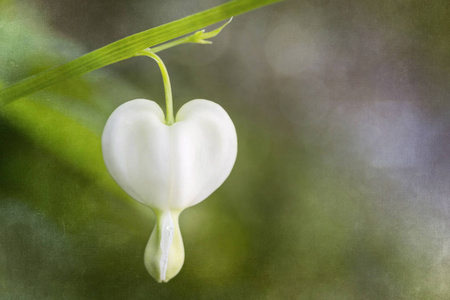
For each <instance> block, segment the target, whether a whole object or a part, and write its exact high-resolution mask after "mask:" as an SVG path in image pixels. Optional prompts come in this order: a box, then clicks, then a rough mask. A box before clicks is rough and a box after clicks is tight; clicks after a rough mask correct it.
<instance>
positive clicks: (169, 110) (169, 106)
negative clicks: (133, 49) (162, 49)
mask: <svg viewBox="0 0 450 300" xmlns="http://www.w3.org/2000/svg"><path fill="white" fill-rule="evenodd" d="M140 53H142V54H143V55H146V56H149V57H151V58H153V59H154V60H155V61H156V62H157V63H158V66H159V69H160V70H161V75H162V78H163V84H164V94H165V96H166V124H167V125H172V124H173V123H174V121H175V119H174V117H173V101H172V87H171V86H170V78H169V73H168V72H167V68H166V66H165V65H164V62H163V61H162V59H161V58H160V57H159V56H158V55H156V54H155V53H153V51H152V50H150V48H148V49H145V50H143V51H142V52H140Z"/></svg>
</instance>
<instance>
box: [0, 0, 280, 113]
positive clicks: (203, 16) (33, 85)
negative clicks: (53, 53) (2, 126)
mask: <svg viewBox="0 0 450 300" xmlns="http://www.w3.org/2000/svg"><path fill="white" fill-rule="evenodd" d="M279 1H282V0H235V1H231V2H227V3H225V4H222V5H219V6H217V7H214V8H211V9H208V10H205V11H203V12H200V13H197V14H194V15H191V16H188V17H185V18H182V19H179V20H177V21H174V22H170V23H167V24H164V25H161V26H158V27H155V28H152V29H149V30H146V31H143V32H140V33H137V34H134V35H132V36H128V37H126V38H124V39H121V40H118V41H116V42H114V43H112V44H109V45H107V46H105V47H103V48H100V49H97V50H95V51H92V52H90V53H88V54H86V55H84V56H81V57H79V58H77V59H75V60H72V61H70V62H68V63H66V64H64V65H62V66H59V67H56V68H52V69H50V70H47V71H44V72H42V73H39V74H37V75H34V76H31V77H28V78H26V79H24V80H22V81H20V82H18V83H16V84H13V85H10V86H8V87H6V88H4V89H2V90H0V105H2V104H6V103H9V102H11V101H13V100H15V99H17V98H20V97H23V96H26V95H29V94H32V93H34V92H37V91H39V90H41V89H43V88H46V87H48V86H51V85H54V84H57V83H60V82H62V81H64V80H67V79H69V78H72V77H75V76H79V75H82V74H85V73H88V72H91V71H94V70H96V69H99V68H102V67H104V66H107V65H110V64H113V63H116V62H118V61H121V60H125V59H128V58H130V57H133V56H134V55H135V53H137V52H139V51H142V50H143V49H146V48H149V47H153V46H155V45H158V44H162V43H164V42H167V41H169V40H172V39H175V38H178V37H180V36H183V35H185V34H188V33H190V32H193V31H196V30H199V29H201V28H204V27H206V26H209V25H211V24H214V23H217V22H220V21H222V20H225V19H228V18H230V17H232V16H237V15H240V14H243V13H245V12H248V11H251V10H254V9H256V8H259V7H262V6H265V5H268V4H271V3H275V2H279Z"/></svg>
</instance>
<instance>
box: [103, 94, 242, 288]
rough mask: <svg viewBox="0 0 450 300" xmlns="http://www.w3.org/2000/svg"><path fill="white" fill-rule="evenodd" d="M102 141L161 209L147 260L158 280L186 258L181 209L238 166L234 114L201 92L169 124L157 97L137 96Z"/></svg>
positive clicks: (128, 180) (109, 161)
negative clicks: (197, 97)
mask: <svg viewBox="0 0 450 300" xmlns="http://www.w3.org/2000/svg"><path fill="white" fill-rule="evenodd" d="M102 149H103V159H104V161H105V164H106V167H107V169H108V171H109V173H110V174H111V176H112V177H113V178H114V179H115V181H116V182H117V183H118V184H119V185H120V186H121V187H122V188H123V189H124V190H125V191H126V192H127V193H128V194H129V195H130V196H131V197H133V198H134V199H136V200H137V201H139V202H141V203H143V204H145V205H147V206H149V207H151V208H152V209H153V211H154V212H155V214H156V216H157V222H156V225H155V228H154V229H153V232H152V234H151V236H150V239H149V242H148V244H147V248H146V250H145V256H144V262H145V266H146V268H147V270H148V272H149V273H150V274H151V275H152V276H153V277H154V278H155V279H156V280H157V281H168V280H170V279H171V278H173V277H174V276H175V275H176V274H177V273H178V272H179V271H180V269H181V267H182V265H183V262H184V248H183V242H182V238H181V234H180V230H179V227H178V216H179V214H180V212H181V211H182V210H183V209H185V208H187V207H190V206H192V205H195V204H197V203H199V202H201V201H203V200H204V199H205V198H207V197H208V196H209V195H211V193H212V192H214V191H215V190H216V189H217V188H218V187H219V186H220V185H221V184H222V183H223V182H224V181H225V179H226V178H227V177H228V175H229V174H230V172H231V169H232V168H233V165H234V162H235V160H236V155H237V136H236V130H235V128H234V125H233V122H232V121H231V119H230V117H229V116H228V114H227V113H226V111H225V110H224V109H223V108H222V107H221V106H220V105H218V104H216V103H214V102H211V101H208V100H198V99H197V100H192V101H190V102H188V103H186V104H185V105H183V106H182V107H181V109H180V110H179V111H178V113H177V115H176V118H175V123H173V124H172V125H170V126H169V125H166V123H165V119H164V113H163V111H162V110H161V108H160V107H159V105H158V104H156V103H155V102H153V101H150V100H144V99H137V100H132V101H129V102H126V103H124V104H123V105H121V106H119V107H118V108H117V109H116V110H115V111H114V112H113V113H112V115H111V116H110V117H109V119H108V121H107V123H106V126H105V129H104V131H103V136H102Z"/></svg>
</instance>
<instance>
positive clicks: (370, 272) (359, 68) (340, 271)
mask: <svg viewBox="0 0 450 300" xmlns="http://www.w3.org/2000/svg"><path fill="white" fill-rule="evenodd" d="M223 2H224V1H198V0H189V1H175V0H166V1H143V0H130V1H103V0H35V1H32V0H28V1H27V0H23V1H14V0H0V82H1V83H3V84H8V83H12V82H15V81H17V80H19V79H22V78H25V77H27V76H30V75H32V74H35V73H37V72H39V71H42V70H45V69H47V68H49V67H52V66H57V65H59V64H61V63H64V62H67V61H69V60H71V59H74V58H76V57H78V56H80V55H81V54H84V53H87V52H89V51H91V50H94V49H96V48H99V47H101V46H104V45H106V44H108V43H110V42H113V41H115V40H117V39H120V38H123V37H125V36H127V35H130V34H133V33H136V32H138V31H142V30H145V29H148V28H151V27H154V26H157V25H161V24H163V23H166V22H169V21H172V20H175V19H178V18H180V17H183V16H186V15H188V14H191V13H195V12H198V11H201V10H204V9H207V8H210V7H212V6H215V5H217V4H220V3H223ZM449 15H450V5H449V3H448V1H445V0H435V1H424V0H417V1H415V0H409V1H408V0H407V1H388V0H381V1H369V0H367V1H356V0H355V1H351V0H348V1H294V0H287V1H284V2H282V3H279V4H276V5H272V6H270V7H266V8H263V9H260V10H257V11H254V12H251V13H248V14H245V15H242V16H239V17H237V18H235V19H234V20H233V22H232V23H231V24H230V25H229V26H228V27H227V28H226V29H225V30H224V31H223V32H222V33H221V34H220V35H219V36H218V37H216V38H215V39H214V44H213V45H209V46H203V45H184V46H180V47H177V48H173V49H169V50H166V51H164V52H162V53H161V57H162V58H163V59H164V61H165V62H166V66H167V68H168V69H169V73H170V75H171V79H172V87H173V92H174V101H175V108H176V109H177V108H179V107H180V106H181V105H182V104H184V103H185V102H187V101H189V100H191V99H194V98H205V99H210V100H213V101H215V102H218V103H219V104H220V105H222V106H223V107H224V108H225V109H226V110H227V111H228V113H229V114H230V115H231V117H232V119H233V120H234V122H235V125H236V128H237V132H238V138H239V154H238V159H237V162H236V165H235V168H234V170H233V172H232V173H231V176H230V177H229V179H228V180H227V181H226V182H225V184H224V185H223V186H222V187H221V188H220V189H219V190H217V191H216V192H215V193H214V194H213V195H212V196H211V197H209V198H208V199H207V200H205V201H204V202H202V203H201V204H199V205H197V206H195V207H193V208H189V209H188V210H186V211H185V212H184V213H183V214H182V215H181V219H180V222H181V230H182V232H183V237H184V242H185V248H186V262H185V265H184V267H183V269H182V271H181V272H180V274H179V275H178V276H177V277H175V278H174V279H173V280H172V281H171V282H169V283H168V284H157V283H156V282H155V281H154V280H153V279H152V278H151V277H150V276H149V275H148V274H147V272H146V270H145V268H144V265H143V253H144V247H145V245H146V242H147V239H148V237H149V234H150V232H151V229H152V226H153V223H154V218H153V215H152V213H151V211H150V210H149V209H147V208H145V207H143V206H141V205H139V204H137V203H135V202H134V201H133V200H132V199H130V198H129V197H128V196H127V195H125V194H124V193H123V192H122V191H121V190H120V189H119V188H118V187H117V186H116V185H115V183H114V182H113V181H112V179H111V178H110V176H109V174H108V173H107V171H106V169H105V167H104V166H103V162H102V158H101V153H100V139H99V137H100V136H101V132H102V129H103V126H104V123H105V121H106V119H107V117H108V115H109V114H110V113H111V112H112V110H113V109H114V108H115V107H117V106H118V105H119V104H121V103H123V102H125V101H128V100H131V99H134V98H148V99H152V100H155V101H158V102H159V103H160V104H161V105H163V98H164V94H163V88H162V81H161V78H160V73H159V70H158V68H157V66H156V64H155V63H154V62H153V61H152V60H150V59H148V58H133V59H130V60H127V61H123V62H120V63H117V64H115V65H112V66H109V67H106V68H104V69H102V70H99V71H95V72H93V73H90V74H88V75H85V76H83V77H80V78H76V79H73V80H70V81H67V82H65V83H63V84H60V85H58V86H54V87H51V88H49V89H46V90H44V91H41V92H39V93H36V94H34V95H32V96H30V97H28V98H27V99H22V100H18V101H16V102H14V103H13V104H11V105H9V106H7V107H2V108H0V299H449V298H450V284H449V281H448V277H449V276H450V221H449V220H450V218H449V217H450V205H449V204H450V202H449V201H450V199H449V195H450V84H449V82H450V34H449V31H448V30H447V28H450V18H448V16H449Z"/></svg>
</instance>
